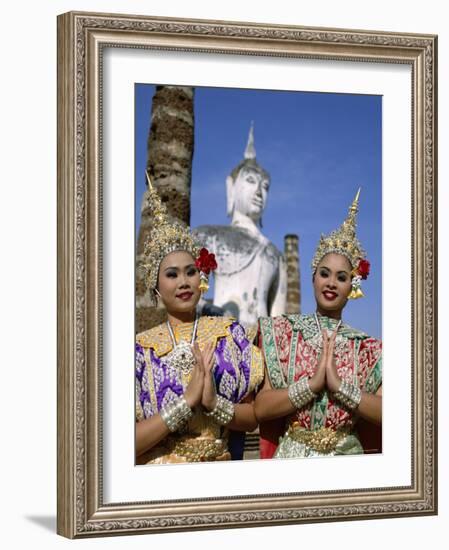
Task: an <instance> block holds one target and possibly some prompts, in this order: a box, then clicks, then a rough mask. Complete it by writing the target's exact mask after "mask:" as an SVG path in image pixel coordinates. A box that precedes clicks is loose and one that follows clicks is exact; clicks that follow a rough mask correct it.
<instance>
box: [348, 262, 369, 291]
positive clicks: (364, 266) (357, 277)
mask: <svg viewBox="0 0 449 550" xmlns="http://www.w3.org/2000/svg"><path fill="white" fill-rule="evenodd" d="M370 267H371V264H370V263H369V261H368V260H359V263H358V265H357V267H356V268H355V269H353V271H352V280H351V292H350V294H349V296H348V298H349V299H353V300H356V299H357V298H363V295H364V294H363V292H362V289H361V282H362V279H363V280H365V279H367V278H368V275H369V271H370Z"/></svg>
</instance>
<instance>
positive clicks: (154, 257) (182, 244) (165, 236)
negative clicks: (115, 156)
mask: <svg viewBox="0 0 449 550" xmlns="http://www.w3.org/2000/svg"><path fill="white" fill-rule="evenodd" d="M146 176H147V181H148V190H149V194H148V199H147V201H148V205H149V207H150V211H151V212H152V214H153V219H152V229H151V232H150V234H149V236H148V238H147V240H146V242H145V247H144V258H145V260H144V262H143V264H142V267H143V269H144V270H145V282H146V285H147V287H148V288H149V289H155V288H156V286H157V278H158V273H159V266H160V264H161V262H162V260H163V259H164V258H165V256H167V254H170V253H171V252H175V251H178V250H183V251H186V252H188V253H189V254H191V255H192V257H193V258H195V259H196V261H195V263H196V265H197V267H198V268H199V269H200V275H201V282H202V286H201V287H200V290H202V291H203V292H204V291H205V290H207V288H205V287H206V283H207V275H208V274H209V273H210V271H213V270H214V269H215V268H216V267H217V264H216V262H215V256H214V255H213V254H209V253H208V251H207V250H206V249H201V247H200V246H199V244H198V243H197V242H196V241H195V240H194V238H193V237H192V234H191V233H190V228H189V227H188V226H186V225H184V224H182V223H181V222H179V221H177V220H174V219H170V218H169V215H168V212H167V208H166V206H165V205H164V204H162V201H161V198H160V197H159V194H158V193H157V191H156V190H155V189H154V187H153V185H152V183H151V179H150V177H149V175H148V172H146ZM200 249H201V251H200ZM200 252H201V254H200ZM198 260H201V261H200V263H198ZM203 264H204V265H203Z"/></svg>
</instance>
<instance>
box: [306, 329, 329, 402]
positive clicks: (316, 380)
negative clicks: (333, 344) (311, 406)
mask: <svg viewBox="0 0 449 550" xmlns="http://www.w3.org/2000/svg"><path fill="white" fill-rule="evenodd" d="M321 334H322V336H323V351H322V352H321V357H320V362H319V363H318V368H317V370H316V372H315V374H314V375H313V376H312V377H311V378H309V388H310V389H311V390H312V391H313V393H319V392H320V391H321V390H322V389H323V388H324V385H325V383H326V365H327V361H328V355H329V350H328V348H329V337H328V335H327V330H323V331H322V332H321Z"/></svg>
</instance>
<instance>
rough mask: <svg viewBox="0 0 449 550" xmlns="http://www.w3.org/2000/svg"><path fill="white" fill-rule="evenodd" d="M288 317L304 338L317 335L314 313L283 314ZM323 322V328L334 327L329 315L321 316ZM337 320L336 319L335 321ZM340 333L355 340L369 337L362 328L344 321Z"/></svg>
mask: <svg viewBox="0 0 449 550" xmlns="http://www.w3.org/2000/svg"><path fill="white" fill-rule="evenodd" d="M283 317H285V318H286V319H288V320H289V321H290V323H291V325H292V328H293V330H299V331H300V332H301V334H302V336H303V338H304V340H308V339H309V338H313V336H315V335H316V333H317V332H318V327H317V324H316V320H315V316H314V315H295V314H293V315H283ZM320 319H321V323H322V326H323V328H328V329H332V328H333V325H332V321H333V320H331V319H329V318H328V317H321V318H320ZM335 322H336V321H335ZM338 333H339V334H340V335H341V336H344V337H345V338H348V339H350V340H353V339H355V338H359V339H361V340H363V339H365V338H368V335H367V334H366V333H365V332H362V331H361V330H357V329H355V328H352V327H350V326H349V325H346V324H345V323H343V324H342V325H341V326H340V328H339V330H338Z"/></svg>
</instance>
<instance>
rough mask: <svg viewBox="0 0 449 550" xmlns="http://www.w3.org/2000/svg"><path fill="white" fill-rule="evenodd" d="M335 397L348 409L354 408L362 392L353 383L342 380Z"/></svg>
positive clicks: (357, 404)
mask: <svg viewBox="0 0 449 550" xmlns="http://www.w3.org/2000/svg"><path fill="white" fill-rule="evenodd" d="M334 395H335V397H336V398H337V399H338V400H339V401H340V402H341V403H343V405H345V407H347V408H348V409H351V410H352V409H356V408H357V407H358V406H359V403H360V401H361V399H362V392H361V390H360V388H359V387H358V386H356V385H355V384H350V383H349V382H347V381H346V380H342V382H341V384H340V387H339V389H338V391H337V392H336V393H335V394H334Z"/></svg>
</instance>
